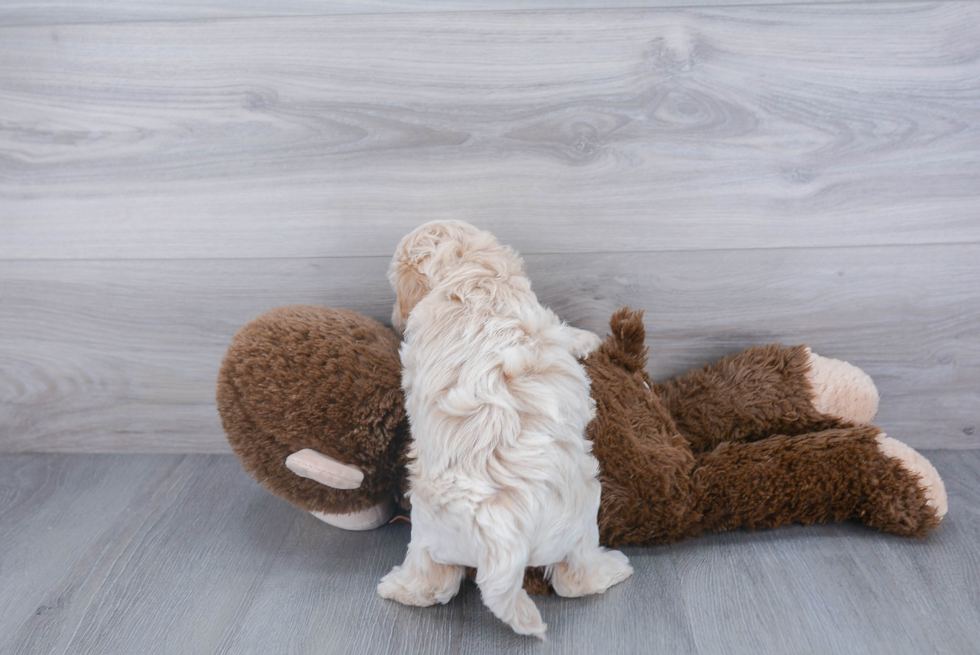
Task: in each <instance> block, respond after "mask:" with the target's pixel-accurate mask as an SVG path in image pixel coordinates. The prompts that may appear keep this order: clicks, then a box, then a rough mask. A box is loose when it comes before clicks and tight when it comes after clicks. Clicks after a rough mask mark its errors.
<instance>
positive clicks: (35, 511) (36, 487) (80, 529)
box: [0, 455, 177, 652]
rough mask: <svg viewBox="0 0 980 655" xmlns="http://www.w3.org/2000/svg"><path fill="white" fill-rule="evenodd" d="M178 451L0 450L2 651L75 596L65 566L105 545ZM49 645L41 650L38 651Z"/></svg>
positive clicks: (59, 617)
mask: <svg viewBox="0 0 980 655" xmlns="http://www.w3.org/2000/svg"><path fill="white" fill-rule="evenodd" d="M175 459H177V458H175V457H168V456H155V457H132V456H130V457H129V458H117V457H112V456H95V457H92V456H83V455H79V456H70V457H66V456H62V455H5V456H3V457H0V635H3V636H0V651H3V652H10V651H9V650H7V649H6V648H5V647H4V646H6V645H9V642H8V641H7V640H9V639H10V638H11V636H12V635H14V634H15V633H16V632H17V629H18V628H19V627H20V625H21V624H23V623H24V622H27V621H30V622H32V623H33V624H34V625H35V626H38V627H39V629H42V630H43V626H45V625H48V624H50V623H51V622H56V623H58V624H59V625H63V623H62V622H63V619H64V617H65V616H66V615H67V614H68V613H70V612H71V611H72V609H73V608H74V606H75V604H76V603H77V602H78V596H77V594H76V591H77V590H76V589H75V588H74V587H65V586H63V585H61V582H62V580H63V576H64V572H65V570H67V569H68V568H71V567H72V566H77V565H78V563H79V562H84V561H85V555H84V554H85V553H87V552H91V551H92V550H93V549H95V550H97V549H99V548H100V547H103V546H104V544H103V543H102V542H101V541H100V537H102V535H103V534H104V533H105V532H106V531H107V530H108V529H109V528H110V526H111V525H112V524H113V523H114V522H116V521H118V520H120V517H121V516H125V515H126V514H127V513H128V512H129V511H130V503H131V501H132V499H133V498H134V497H135V496H136V495H137V494H138V492H139V491H140V489H141V488H142V487H143V485H144V484H146V480H147V479H152V478H153V476H154V475H156V473H157V472H158V471H159V470H160V469H162V468H166V467H167V466H169V465H170V464H171V463H172V462H173V461H174V460H175ZM34 652H44V651H34Z"/></svg>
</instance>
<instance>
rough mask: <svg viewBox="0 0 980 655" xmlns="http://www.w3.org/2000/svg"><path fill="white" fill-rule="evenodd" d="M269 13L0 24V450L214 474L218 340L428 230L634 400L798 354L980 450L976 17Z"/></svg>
mask: <svg viewBox="0 0 980 655" xmlns="http://www.w3.org/2000/svg"><path fill="white" fill-rule="evenodd" d="M610 4H612V3H606V2H601V3H592V4H589V5H588V6H590V7H597V6H602V7H605V6H607V5H610ZM621 4H622V3H621ZM621 4H620V6H621ZM683 4H688V3H683ZM707 4H715V3H707ZM260 5H261V6H260ZM270 6H271V5H263V4H262V3H258V2H256V3H252V4H245V5H239V9H235V10H232V9H229V8H227V7H224V6H223V4H222V3H220V2H213V3H204V4H201V5H197V6H196V7H197V8H187V7H186V6H184V5H177V4H173V6H170V5H168V4H167V3H153V4H148V5H143V4H137V3H126V2H122V1H120V2H102V3H87V4H81V5H76V7H75V9H73V10H70V11H66V12H61V11H56V10H55V9H54V8H53V7H54V5H50V6H49V5H46V4H44V3H39V4H37V5H35V6H33V8H31V7H28V6H27V5H25V4H23V3H0V450H7V451H53V452H76V451H82V452H89V451H130V452H224V451H226V450H227V446H226V445H225V443H224V440H223V436H222V434H221V430H220V425H219V423H218V420H217V415H216V411H215V409H214V404H213V387H214V379H215V376H216V372H217V367H218V364H219V362H220V358H221V355H222V354H223V351H224V349H225V348H226V346H227V343H228V341H229V340H230V338H231V336H232V335H233V334H234V332H235V330H236V329H237V328H239V327H240V326H241V325H243V324H244V323H245V322H247V321H248V320H250V319H251V318H252V317H254V316H255V315H257V314H258V313H260V312H262V311H264V310H266V309H269V308H272V307H275V306H278V305H284V304H290V303H314V304H324V305H334V306H343V307H349V308H351V309H356V310H358V311H362V312H364V313H366V314H368V315H370V316H373V317H375V318H378V319H382V320H384V319H386V317H387V316H388V314H389V312H390V310H389V307H390V303H391V301H392V297H391V291H390V289H388V287H387V283H386V282H385V280H384V271H385V267H386V264H387V258H388V256H389V255H390V253H391V251H392V249H393V248H394V245H395V243H397V241H398V239H399V238H400V237H401V235H402V234H404V233H405V232H407V231H408V230H410V229H412V228H413V227H415V226H416V225H418V224H419V223H421V222H423V221H425V220H430V219H433V218H447V217H454V218H463V219H465V220H470V221H472V222H474V223H476V224H478V225H480V226H481V227H485V228H487V229H490V230H492V231H494V232H495V233H497V234H498V236H499V237H500V238H501V240H503V241H505V242H507V243H510V244H512V245H514V246H515V247H517V248H518V249H519V250H521V251H522V252H523V253H524V254H525V256H526V259H527V262H528V268H529V271H530V274H531V277H532V280H533V282H534V285H535V288H536V289H537V290H538V292H539V295H540V297H541V298H542V300H543V301H545V302H547V303H549V304H550V305H551V306H552V307H554V308H555V310H556V311H558V312H559V314H561V315H562V316H564V317H566V318H567V319H568V320H570V321H571V322H572V323H574V324H577V325H580V326H583V327H588V328H591V329H595V330H597V331H602V329H603V327H604V325H605V322H606V320H607V319H608V316H609V314H610V313H611V312H612V311H614V310H615V309H617V308H618V307H619V306H621V305H624V304H632V305H634V306H636V307H641V308H644V309H646V310H647V317H646V318H647V327H648V337H649V345H650V347H651V371H652V372H653V374H654V375H655V376H656V377H658V378H663V377H667V376H670V375H675V374H678V373H680V372H683V371H685V370H687V369H689V368H692V367H694V366H698V365H700V364H703V363H705V362H708V361H711V360H713V359H715V358H717V357H720V356H722V355H725V354H729V353H732V352H735V351H737V350H739V349H741V348H743V347H745V346H748V345H751V344H754V343H763V342H769V341H782V342H785V343H799V342H807V343H810V344H811V345H812V346H813V348H814V349H815V350H816V351H817V352H820V353H821V354H825V355H828V356H831V357H838V358H843V359H848V360H849V361H852V362H854V363H855V364H857V365H859V366H861V367H863V368H865V369H866V370H867V371H868V372H869V373H871V374H872V375H873V376H874V377H875V379H876V381H877V382H878V384H879V387H880V389H881V390H882V392H883V399H882V406H881V413H880V415H879V419H878V423H879V424H881V425H882V426H883V427H884V428H885V429H886V431H888V432H889V434H891V435H892V436H895V437H897V438H899V439H902V440H904V441H907V442H909V443H910V444H913V445H915V446H919V447H932V448H936V447H944V448H974V447H978V446H980V432H978V430H980V328H978V325H980V316H978V314H980V261H978V254H980V4H978V3H973V2H955V1H944V2H936V3H928V4H925V3H914V2H909V3H848V4H841V5H833V6H827V5H822V4H820V3H809V4H803V5H793V6H772V7H758V6H753V7H750V6H731V7H714V8H703V7H701V8H680V9H678V8H673V9H650V8H640V9H636V8H629V9H617V10H611V9H590V10H580V8H581V7H583V6H586V5H583V4H576V3H573V2H564V3H560V4H559V3H557V1H556V2H555V3H552V2H548V1H542V2H538V3H532V4H525V3H517V4H514V5H505V7H511V6H513V7H520V8H532V9H555V8H557V7H560V6H564V7H571V8H574V10H572V9H569V10H556V11H534V12H527V11H493V12H479V11H468V10H470V9H473V8H474V7H475V6H476V5H474V4H471V3H470V4H468V3H449V2H445V3H443V2H432V3H428V4H424V6H425V7H428V9H427V10H426V11H425V12H417V13H411V14H395V13H392V12H393V11H395V10H401V9H402V8H403V7H401V5H399V4H398V3H394V2H391V3H375V4H369V5H357V6H355V5H354V3H347V4H344V3H340V4H339V5H336V6H334V9H336V13H339V14H344V13H347V14H353V15H317V16H298V15H297V14H305V13H310V11H312V10H311V9H310V8H311V7H312V5H309V4H304V3H302V2H299V1H297V2H295V3H292V4H287V5H283V9H282V11H281V12H280V13H281V14H283V16H279V17H271V16H264V15H263V14H267V13H269V12H268V11H267V10H268V7H270ZM422 6H423V5H420V6H419V7H422ZM147 8H149V9H147ZM448 9H460V10H462V11H448ZM355 10H356V11H355ZM413 11H414V10H413ZM154 12H157V13H154ZM168 12H176V13H168ZM180 12H186V13H180ZM194 12H203V13H194ZM207 12H213V13H207ZM223 12H231V14H228V13H223ZM250 12H251V13H250ZM318 13H325V12H322V11H321V12H318ZM225 15H234V16H236V17H237V18H236V19H235V20H209V21H201V20H196V19H199V18H214V17H216V16H217V17H221V16H225ZM148 18H152V19H161V18H162V19H166V20H165V21H162V22H142V23H141V22H126V21H132V20H135V19H148ZM90 21H91V24H77V25H68V24H65V23H73V22H74V23H86V22H90Z"/></svg>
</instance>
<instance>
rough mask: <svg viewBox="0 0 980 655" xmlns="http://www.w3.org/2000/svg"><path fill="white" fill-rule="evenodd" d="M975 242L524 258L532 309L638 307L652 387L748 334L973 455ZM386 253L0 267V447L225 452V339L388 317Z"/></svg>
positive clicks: (919, 431) (584, 313) (594, 318)
mask: <svg viewBox="0 0 980 655" xmlns="http://www.w3.org/2000/svg"><path fill="white" fill-rule="evenodd" d="M978 258H980V246H921V247H914V248H905V247H894V248H852V249H804V250H753V251H721V252H694V253H627V254H623V255H575V256H566V255H532V256H528V257H527V267H528V272H529V275H530V277H531V279H532V281H533V284H534V288H535V290H536V291H537V293H538V296H539V298H540V299H541V300H542V302H544V303H546V304H548V305H550V306H551V307H552V308H554V309H555V310H556V311H557V312H558V314H559V315H560V316H562V317H563V318H565V319H566V320H568V321H570V322H571V323H572V324H574V325H578V326H580V327H585V328H588V329H591V330H594V331H596V332H598V333H600V334H605V333H606V332H607V329H608V327H607V326H608V320H609V317H610V315H611V314H612V313H613V312H614V311H616V310H617V309H619V308H620V307H622V306H624V305H627V304H631V305H633V306H634V307H637V308H642V309H644V310H646V315H645V322H646V326H647V337H648V340H647V343H648V346H649V347H650V370H651V373H652V374H653V375H654V377H656V378H658V379H664V378H667V377H671V376H674V375H678V374H680V373H683V372H685V371H688V370H690V369H692V368H695V367H698V366H701V365H702V364H705V363H708V362H711V361H714V360H716V359H718V358H720V357H722V356H724V355H728V354H732V353H735V352H738V351H739V350H741V349H742V348H745V347H747V346H750V345H754V344H762V343H770V342H782V343H788V344H793V343H804V342H805V343H809V344H810V345H811V346H812V347H813V348H814V350H816V351H817V352H818V353H822V354H824V355H827V356H830V357H836V358H840V359H845V360H849V361H851V362H853V363H855V364H857V365H859V366H861V367H862V368H864V369H865V370H867V371H868V372H869V373H870V374H871V375H872V376H873V377H874V378H875V380H876V381H877V384H878V386H879V389H880V390H881V392H882V394H883V398H882V402H881V411H880V414H879V416H878V423H879V424H880V425H882V426H884V428H885V430H886V431H887V432H888V433H889V434H891V435H892V436H894V437H896V438H898V439H900V440H902V441H906V442H908V443H910V444H912V445H914V446H918V447H947V448H976V447H978V446H980V416H978V414H977V408H978V407H980V395H978V394H980V332H978V331H977V328H976V326H977V325H980V267H978V266H977V263H976V262H977V261H978ZM386 267H387V258H364V259H357V258H352V259H340V260H338V259H326V260H318V259H312V260H293V259H290V260H259V261H251V260H219V261H208V260H202V261H115V262H112V261H110V262H33V261H19V262H0V279H2V280H4V284H3V285H0V335H3V336H2V338H0V408H2V410H3V411H0V450H7V451H62V452H73V451H74V452H78V451H82V452H93V451H95V452H98V451H129V452H174V453H179V452H228V446H227V444H226V443H225V441H224V437H223V434H222V431H221V427H220V424H219V422H218V415H217V411H216V410H215V406H214V388H215V380H216V378H217V371H218V366H219V364H220V361H221V357H222V356H223V354H224V352H225V350H226V349H227V347H228V344H229V343H230V341H231V338H232V336H233V335H234V333H235V332H236V331H237V330H238V329H239V328H240V327H242V326H243V325H245V324H246V323H247V322H248V321H250V320H252V319H253V318H254V317H255V316H257V315H258V314H260V313H261V312H263V311H266V310H268V309H271V308H273V307H276V306H281V305H287V304H295V303H306V304H318V305H327V306H335V307H346V308H349V309H354V310H357V311H361V312H363V313H365V314H367V315H369V316H372V317H373V318H376V319H378V320H380V321H382V322H386V321H387V320H388V317H389V316H390V313H391V309H390V308H391V303H392V301H393V295H392V292H391V290H390V287H389V286H388V282H387V281H386V280H385V277H384V275H385V270H386Z"/></svg>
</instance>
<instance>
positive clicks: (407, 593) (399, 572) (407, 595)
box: [378, 566, 445, 607]
mask: <svg viewBox="0 0 980 655" xmlns="http://www.w3.org/2000/svg"><path fill="white" fill-rule="evenodd" d="M378 595H379V596H381V597H382V598H388V599H389V600H396V601H398V602H399V603H401V604H403V605H415V606H416V607H428V606H429V605H435V604H436V603H437V602H439V601H438V600H437V599H436V596H435V594H433V593H432V592H431V591H427V590H425V589H423V588H422V587H420V586H419V584H418V580H417V579H416V578H415V577H414V576H412V575H411V574H410V573H409V572H408V570H407V569H406V568H405V567H404V566H396V567H395V568H393V569H392V570H391V573H389V574H388V575H386V576H385V577H383V578H381V582H380V583H378ZM443 602H445V601H443Z"/></svg>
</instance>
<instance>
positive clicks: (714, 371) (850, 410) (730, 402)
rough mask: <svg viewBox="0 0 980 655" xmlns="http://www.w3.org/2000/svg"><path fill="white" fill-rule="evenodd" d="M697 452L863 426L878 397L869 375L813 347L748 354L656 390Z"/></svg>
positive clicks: (775, 347) (776, 347) (770, 348)
mask: <svg viewBox="0 0 980 655" xmlns="http://www.w3.org/2000/svg"><path fill="white" fill-rule="evenodd" d="M654 393H656V394H658V395H659V396H660V397H661V398H662V399H663V401H664V403H665V404H666V405H667V408H668V411H669V412H670V414H671V416H672V417H673V419H674V421H675V422H676V424H677V428H678V430H679V431H680V432H681V434H683V435H684V437H685V438H687V440H688V441H689V442H690V443H691V448H692V449H693V450H694V452H707V451H709V450H712V449H713V448H714V447H715V446H717V445H718V444H720V443H722V442H726V441H734V442H746V441H755V440H757V439H762V438H765V437H768V436H769V435H772V434H788V435H793V434H805V433H808V432H815V431H819V430H826V429H829V428H837V427H844V426H849V425H864V424H867V423H868V422H869V421H870V420H871V418H873V416H874V413H875V411H877V407H878V391H877V389H875V386H874V383H873V382H872V381H871V378H869V377H868V376H867V375H866V374H865V373H864V372H862V371H861V370H860V369H858V368H857V367H855V366H852V365H850V364H848V363H846V362H840V361H837V360H831V359H827V358H825V357H820V356H819V355H816V354H813V353H811V352H810V349H809V348H807V347H806V346H792V347H783V346H781V345H779V344H770V345H767V346H759V347H754V348H749V349H747V350H744V351H742V352H741V353H739V354H737V355H734V356H732V357H725V358H724V359H722V360H720V361H718V362H715V363H714V364H709V365H707V366H705V367H704V368H702V369H701V370H698V371H692V372H690V373H687V374H686V375H682V376H680V377H678V378H675V379H673V380H669V381H667V382H664V383H662V384H657V385H654Z"/></svg>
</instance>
